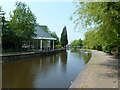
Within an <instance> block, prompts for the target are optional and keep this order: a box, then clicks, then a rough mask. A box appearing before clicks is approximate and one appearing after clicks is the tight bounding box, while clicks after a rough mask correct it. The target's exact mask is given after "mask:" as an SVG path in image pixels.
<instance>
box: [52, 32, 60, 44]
mask: <svg viewBox="0 0 120 90" xmlns="http://www.w3.org/2000/svg"><path fill="white" fill-rule="evenodd" d="M50 34H51V36H52V37H53V38H56V40H55V42H54V44H55V45H59V44H60V42H59V38H58V36H57V34H56V33H55V32H51V33H50ZM51 45H52V42H51Z"/></svg>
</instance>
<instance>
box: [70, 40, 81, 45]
mask: <svg viewBox="0 0 120 90" xmlns="http://www.w3.org/2000/svg"><path fill="white" fill-rule="evenodd" d="M70 46H82V40H81V39H79V40H74V41H73V42H71V44H70Z"/></svg>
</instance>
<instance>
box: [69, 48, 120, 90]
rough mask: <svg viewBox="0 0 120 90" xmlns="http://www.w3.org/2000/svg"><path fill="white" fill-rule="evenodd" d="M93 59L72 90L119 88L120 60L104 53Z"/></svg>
mask: <svg viewBox="0 0 120 90" xmlns="http://www.w3.org/2000/svg"><path fill="white" fill-rule="evenodd" d="M91 52H92V57H91V59H90V61H89V62H88V63H87V65H86V66H85V68H84V69H83V70H82V71H81V73H80V74H79V75H78V76H77V78H76V79H75V81H74V82H73V83H72V85H71V86H70V88H118V85H119V84H118V60H117V59H114V58H113V56H112V55H108V54H106V53H104V52H102V51H97V50H91Z"/></svg>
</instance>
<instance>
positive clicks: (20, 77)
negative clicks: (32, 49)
mask: <svg viewBox="0 0 120 90" xmlns="http://www.w3.org/2000/svg"><path fill="white" fill-rule="evenodd" d="M90 56H91V55H90V53H87V52H71V51H70V50H67V51H63V52H60V53H57V54H54V55H47V56H40V57H34V58H29V59H21V60H18V61H17V60H16V61H12V62H6V63H3V64H2V87H3V88H69V87H70V86H71V82H73V81H74V80H75V79H76V77H77V76H78V74H79V73H80V72H81V71H82V69H83V68H84V67H85V64H86V63H87V62H88V61H89V59H90Z"/></svg>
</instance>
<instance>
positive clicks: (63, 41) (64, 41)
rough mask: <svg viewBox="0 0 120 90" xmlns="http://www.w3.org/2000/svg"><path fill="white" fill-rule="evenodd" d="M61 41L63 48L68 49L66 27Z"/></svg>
mask: <svg viewBox="0 0 120 90" xmlns="http://www.w3.org/2000/svg"><path fill="white" fill-rule="evenodd" d="M60 41H61V45H62V47H66V45H67V44H68V39H67V29H66V26H65V27H64V28H63V31H62V33H61V39H60Z"/></svg>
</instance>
